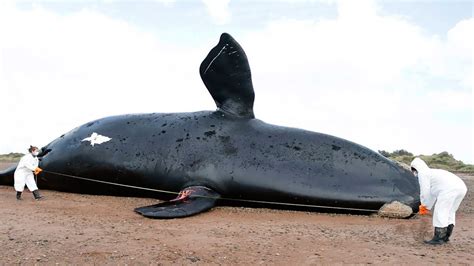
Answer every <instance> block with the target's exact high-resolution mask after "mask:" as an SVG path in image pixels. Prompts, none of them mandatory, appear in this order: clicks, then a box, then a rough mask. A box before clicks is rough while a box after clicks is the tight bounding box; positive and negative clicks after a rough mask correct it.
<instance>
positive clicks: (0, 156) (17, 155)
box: [0, 152, 24, 162]
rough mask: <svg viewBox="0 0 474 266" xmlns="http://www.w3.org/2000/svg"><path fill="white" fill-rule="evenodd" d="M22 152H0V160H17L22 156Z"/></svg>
mask: <svg viewBox="0 0 474 266" xmlns="http://www.w3.org/2000/svg"><path fill="white" fill-rule="evenodd" d="M23 155H24V154H23V153H14V152H11V153H9V154H0V162H17V161H19V160H20V158H21V157H22V156H23Z"/></svg>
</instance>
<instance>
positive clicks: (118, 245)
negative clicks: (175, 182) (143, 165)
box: [0, 164, 474, 265]
mask: <svg viewBox="0 0 474 266" xmlns="http://www.w3.org/2000/svg"><path fill="white" fill-rule="evenodd" d="M5 167H6V164H0V169H3V168H5ZM463 179H464V180H465V182H466V184H467V185H468V187H469V192H468V194H467V196H466V198H465V199H464V201H463V203H462V205H461V208H460V210H459V211H458V216H457V225H456V227H455V229H454V234H453V236H452V237H451V241H450V243H448V244H446V245H443V246H437V247H432V246H427V245H424V244H422V240H423V239H428V238H429V237H430V236H431V235H432V227H431V217H430V216H423V217H414V218H411V219H407V220H399V219H387V218H380V217H376V216H362V215H344V214H321V213H315V212H312V213H308V212H298V211H281V210H270V209H251V208H235V207H217V208H214V209H213V210H211V211H209V212H207V213H204V214H200V215H197V216H194V217H190V218H185V219H174V220H152V219H147V218H144V217H142V216H140V215H138V214H136V213H134V212H133V209H134V208H135V207H138V206H143V205H148V204H153V203H155V202H156V200H154V199H145V198H127V197H109V196H91V195H81V194H70V193H62V192H56V191H48V190H43V191H42V192H43V194H44V196H46V199H45V200H42V201H35V200H33V197H32V195H31V193H24V194H25V195H24V200H22V201H17V200H16V199H15V192H14V189H13V187H8V186H0V202H1V205H2V206H1V208H0V232H1V236H0V247H1V248H0V264H1V265H5V264H7V265H10V264H28V265H32V264H46V265H54V264H58V263H59V264H61V265H63V264H88V265H90V264H100V265H103V264H106V265H107V264H108V265H116V264H133V265H148V264H164V265H170V264H202V265H209V264H211V265H214V264H231V265H235V264H238V265H254V264H264V265H268V264H272V265H273V264H276V265H290V264H291V265H310V264H386V263H389V264H400V263H402V264H411V265H417V264H433V263H435V264H466V265H468V264H472V263H473V261H474V253H473V250H474V229H473V225H474V222H473V221H474V201H473V198H474V194H473V191H474V176H466V175H463ZM40 186H41V185H40ZM26 191H27V190H26Z"/></svg>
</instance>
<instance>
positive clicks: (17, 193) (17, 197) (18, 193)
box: [16, 191, 21, 200]
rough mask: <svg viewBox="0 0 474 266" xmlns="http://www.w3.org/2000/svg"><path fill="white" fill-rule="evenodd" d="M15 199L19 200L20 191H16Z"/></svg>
mask: <svg viewBox="0 0 474 266" xmlns="http://www.w3.org/2000/svg"><path fill="white" fill-rule="evenodd" d="M16 199H17V200H21V192H20V191H17V192H16Z"/></svg>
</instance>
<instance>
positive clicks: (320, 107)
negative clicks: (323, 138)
mask: <svg viewBox="0 0 474 266" xmlns="http://www.w3.org/2000/svg"><path fill="white" fill-rule="evenodd" d="M472 14H473V2H472V1H447V0H446V1H423V0H419V1H375V2H374V1H350V0H349V1H328V0H325V1H324V0H321V1H303V0H301V1H297V0H292V1H291V0H287V1H284V0H280V1H277V0H266V1H265V0H262V1H257V0H252V1H234V0H232V1H231V0H215V1H213V0H202V1H191V0H188V1H178V0H176V1H173V0H163V1H158V0H155V1H151V0H149V1H114V0H108V1H105V0H104V1H49V2H42V1H33V2H26V1H19V2H2V3H1V4H0V99H1V102H0V115H1V130H0V153H8V152H26V148H27V147H28V145H30V144H35V145H37V146H44V145H46V144H48V143H49V142H51V141H52V140H54V139H55V138H57V137H59V136H60V135H61V134H63V133H66V132H68V131H69V130H71V129H73V128H75V127H77V126H79V125H82V124H84V123H86V122H88V121H91V120H95V119H98V118H101V117H106V116H110V115H118V114H126V113H149V112H189V111H200V110H214V109H215V104H214V102H213V100H212V98H211V96H210V95H209V94H208V92H207V90H206V88H205V87H204V85H203V83H202V81H201V79H200V77H199V71H198V69H199V65H200V63H201V61H202V60H203V59H204V57H205V56H206V55H207V53H208V52H209V50H210V49H211V48H212V47H213V46H214V45H215V44H217V42H218V39H219V36H220V34H221V33H222V32H228V33H230V34H231V35H232V36H233V37H234V38H235V39H236V40H237V41H238V42H239V43H240V44H241V46H242V47H243V48H244V50H245V51H246V53H247V56H248V58H249V61H250V66H251V69H252V77H253V83H254V89H255V95H256V100H255V107H254V109H255V115H256V117H257V118H258V119H261V120H263V121H265V122H268V123H273V124H278V125H285V126H291V127H299V128H304V129H308V130H313V131H317V132H322V133H327V134H331V135H334V136H338V137H342V138H345V139H348V140H351V141H354V142H357V143H359V144H361V145H364V146H366V147H368V148H371V149H373V150H375V151H376V150H388V151H392V150H395V149H402V148H403V149H406V150H409V151H411V152H414V153H415V154H432V153H439V152H442V151H449V152H450V153H452V154H454V156H455V158H457V159H460V160H463V161H464V162H468V163H473V161H474V159H473V158H474V154H473V150H474V142H473V123H474V121H473V119H474V118H473V105H474V98H473V68H472V65H473V47H474V41H473V37H474V19H473V17H472Z"/></svg>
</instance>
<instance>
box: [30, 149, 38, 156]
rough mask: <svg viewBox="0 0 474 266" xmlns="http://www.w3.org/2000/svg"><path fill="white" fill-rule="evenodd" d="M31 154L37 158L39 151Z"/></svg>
mask: <svg viewBox="0 0 474 266" xmlns="http://www.w3.org/2000/svg"><path fill="white" fill-rule="evenodd" d="M31 154H33V156H38V154H39V151H38V150H35V151H34V152H32V153H31Z"/></svg>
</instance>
